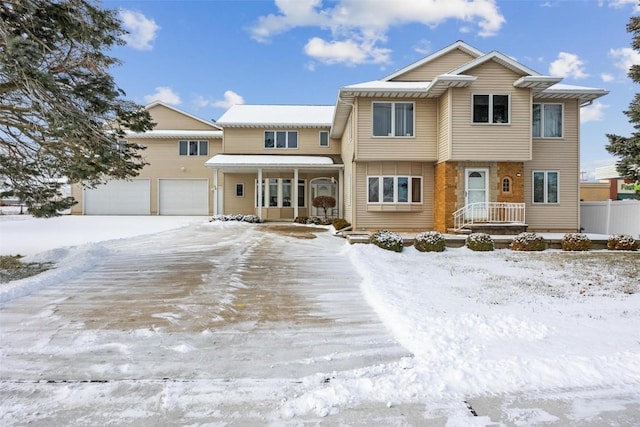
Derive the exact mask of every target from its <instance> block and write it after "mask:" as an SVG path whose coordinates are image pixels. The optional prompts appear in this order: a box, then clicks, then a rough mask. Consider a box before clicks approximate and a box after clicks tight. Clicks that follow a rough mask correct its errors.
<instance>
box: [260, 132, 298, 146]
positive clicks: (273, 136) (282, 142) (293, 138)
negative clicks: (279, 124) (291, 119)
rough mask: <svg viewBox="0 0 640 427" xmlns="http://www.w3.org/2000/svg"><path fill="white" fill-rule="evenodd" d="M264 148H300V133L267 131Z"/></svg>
mask: <svg viewBox="0 0 640 427" xmlns="http://www.w3.org/2000/svg"><path fill="white" fill-rule="evenodd" d="M264 148H298V132H297V131H294V130H288V131H287V130H278V131H276V130H268V131H265V132H264Z"/></svg>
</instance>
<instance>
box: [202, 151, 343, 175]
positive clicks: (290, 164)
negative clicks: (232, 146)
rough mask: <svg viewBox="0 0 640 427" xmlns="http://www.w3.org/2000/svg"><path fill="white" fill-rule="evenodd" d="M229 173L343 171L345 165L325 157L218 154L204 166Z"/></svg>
mask: <svg viewBox="0 0 640 427" xmlns="http://www.w3.org/2000/svg"><path fill="white" fill-rule="evenodd" d="M204 165H205V166H206V167H209V168H217V169H221V170H224V171H227V172H252V171H257V170H258V169H264V170H270V171H281V170H285V171H291V170H293V169H305V170H309V169H313V170H328V169H342V168H343V167H344V165H343V164H340V163H336V162H334V160H333V159H332V158H331V157H325V156H291V155H277V154H273V155H269V154H216V155H215V156H213V157H212V158H210V159H209V160H207V161H206V162H205V164H204Z"/></svg>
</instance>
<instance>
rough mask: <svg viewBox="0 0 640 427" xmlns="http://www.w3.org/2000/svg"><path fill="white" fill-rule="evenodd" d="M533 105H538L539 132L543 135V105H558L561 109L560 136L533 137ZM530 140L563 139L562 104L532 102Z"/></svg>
mask: <svg viewBox="0 0 640 427" xmlns="http://www.w3.org/2000/svg"><path fill="white" fill-rule="evenodd" d="M533 105H540V106H541V107H540V130H541V133H542V134H544V111H543V109H544V106H545V105H560V106H561V107H562V110H561V113H560V114H562V132H561V133H562V136H544V135H541V136H533ZM531 121H532V123H531V138H533V139H564V102H534V103H533V104H532V106H531Z"/></svg>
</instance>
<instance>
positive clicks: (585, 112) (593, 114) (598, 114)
mask: <svg viewBox="0 0 640 427" xmlns="http://www.w3.org/2000/svg"><path fill="white" fill-rule="evenodd" d="M607 108H609V105H607V104H603V103H601V102H597V101H596V102H594V103H593V104H591V105H589V106H588V107H584V108H582V109H581V110H580V123H587V122H599V121H601V120H602V118H603V117H604V110H606V109H607Z"/></svg>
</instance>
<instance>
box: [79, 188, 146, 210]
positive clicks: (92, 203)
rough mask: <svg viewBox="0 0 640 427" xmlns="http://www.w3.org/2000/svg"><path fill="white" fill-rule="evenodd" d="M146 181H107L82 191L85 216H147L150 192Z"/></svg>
mask: <svg viewBox="0 0 640 427" xmlns="http://www.w3.org/2000/svg"><path fill="white" fill-rule="evenodd" d="M149 185H150V183H149V180H148V179H134V180H131V181H109V182H107V183H106V184H104V185H101V186H99V187H96V188H90V189H89V188H88V189H86V190H84V214H85V215H149V214H150V213H151V198H150V195H151V190H150V186H149Z"/></svg>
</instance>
